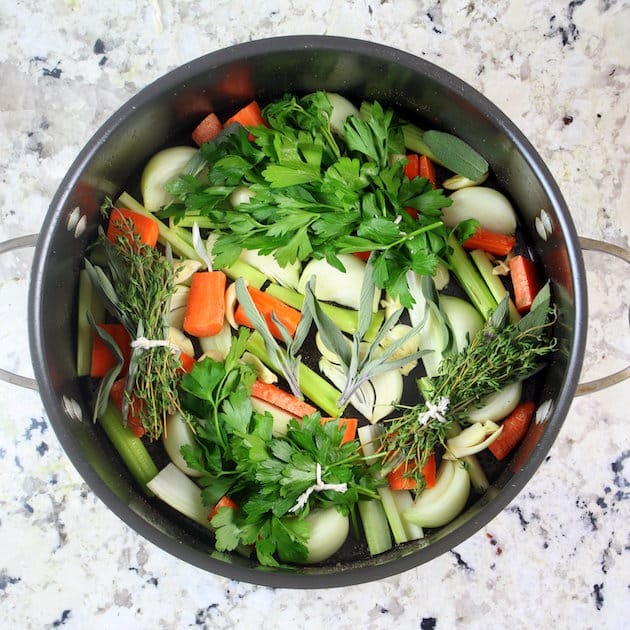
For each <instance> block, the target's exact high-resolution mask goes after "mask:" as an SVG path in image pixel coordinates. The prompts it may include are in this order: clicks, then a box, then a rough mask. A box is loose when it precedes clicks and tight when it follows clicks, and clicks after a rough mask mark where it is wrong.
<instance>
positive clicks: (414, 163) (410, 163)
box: [403, 153, 420, 179]
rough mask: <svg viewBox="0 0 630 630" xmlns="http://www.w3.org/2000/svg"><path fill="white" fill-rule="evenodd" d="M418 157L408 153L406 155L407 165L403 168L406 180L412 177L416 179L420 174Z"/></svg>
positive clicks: (415, 154)
mask: <svg viewBox="0 0 630 630" xmlns="http://www.w3.org/2000/svg"><path fill="white" fill-rule="evenodd" d="M419 157H420V156H419V155H418V154H417V153H410V154H409V155H407V163H406V164H405V168H404V170H403V172H404V173H405V175H406V176H407V179H413V178H414V177H418V174H419V173H420V170H419V165H418V163H419V159H418V158H419Z"/></svg>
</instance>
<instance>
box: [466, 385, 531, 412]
mask: <svg viewBox="0 0 630 630" xmlns="http://www.w3.org/2000/svg"><path fill="white" fill-rule="evenodd" d="M522 392H523V383H522V382H521V381H516V382H515V383H512V384H510V385H506V386H505V387H504V388H503V389H501V390H500V391H498V392H495V393H494V394H489V395H488V396H486V397H485V398H484V399H483V401H482V402H483V406H481V407H478V408H473V409H471V410H470V411H469V412H468V417H467V418H466V419H467V420H468V422H487V421H488V420H491V421H492V422H498V421H499V420H503V419H504V418H506V417H507V416H509V415H510V414H511V413H512V411H514V408H515V407H516V405H518V403H519V401H520V400H521V395H522Z"/></svg>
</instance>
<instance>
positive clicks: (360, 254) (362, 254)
mask: <svg viewBox="0 0 630 630" xmlns="http://www.w3.org/2000/svg"><path fill="white" fill-rule="evenodd" d="M371 253H372V252H354V255H355V256H356V257H357V258H360V259H361V260H364V261H365V262H367V261H368V258H369V257H370V254H371Z"/></svg>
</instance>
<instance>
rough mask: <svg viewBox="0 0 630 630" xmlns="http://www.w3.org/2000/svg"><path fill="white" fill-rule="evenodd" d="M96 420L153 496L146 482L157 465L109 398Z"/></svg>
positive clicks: (153, 473) (140, 482)
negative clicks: (124, 422) (124, 424)
mask: <svg viewBox="0 0 630 630" xmlns="http://www.w3.org/2000/svg"><path fill="white" fill-rule="evenodd" d="M97 422H98V423H99V424H100V425H101V427H102V428H103V430H104V431H105V433H106V434H107V437H108V438H109V440H110V442H111V443H112V445H113V446H114V448H115V449H116V451H117V452H118V454H119V455H120V457H121V458H122V460H123V462H124V463H125V465H126V466H127V468H128V470H129V472H130V473H131V475H132V476H133V478H134V479H135V480H136V481H137V482H138V483H139V484H140V486H141V488H142V490H143V491H144V492H145V493H146V494H147V495H148V496H153V493H152V491H151V490H150V489H149V488H148V487H147V483H148V482H149V481H150V480H151V479H153V477H155V476H156V475H157V474H158V469H157V466H156V465H155V463H154V462H153V460H152V459H151V456H150V455H149V453H148V451H147V449H146V448H145V446H144V444H143V443H142V440H141V439H140V438H139V437H137V436H136V435H135V434H134V432H133V431H132V430H131V429H130V428H129V427H126V426H123V422H122V415H121V413H120V411H119V410H118V409H117V407H116V405H114V403H113V402H112V401H111V400H109V401H108V402H107V407H106V409H105V411H104V412H103V413H102V414H100V415H99V416H98V417H97ZM182 474H183V473H182Z"/></svg>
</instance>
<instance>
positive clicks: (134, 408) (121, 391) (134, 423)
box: [109, 378, 144, 437]
mask: <svg viewBox="0 0 630 630" xmlns="http://www.w3.org/2000/svg"><path fill="white" fill-rule="evenodd" d="M125 380H126V379H124V378H119V379H118V380H116V381H114V384H113V385H112V388H111V390H110V391H109V397H110V398H111V399H112V401H113V402H114V404H115V405H116V407H118V409H119V410H120V411H121V412H122V406H123V399H124V397H125ZM143 406H144V402H143V401H142V400H141V399H139V398H135V397H134V396H133V394H132V395H131V401H130V403H129V407H128V412H127V418H126V419H125V418H123V422H124V421H125V420H126V422H127V426H128V427H129V428H130V429H131V430H132V431H133V433H134V435H135V436H136V437H142V436H143V435H144V427H143V426H142V421H141V420H140V411H141V410H142V408H143Z"/></svg>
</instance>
